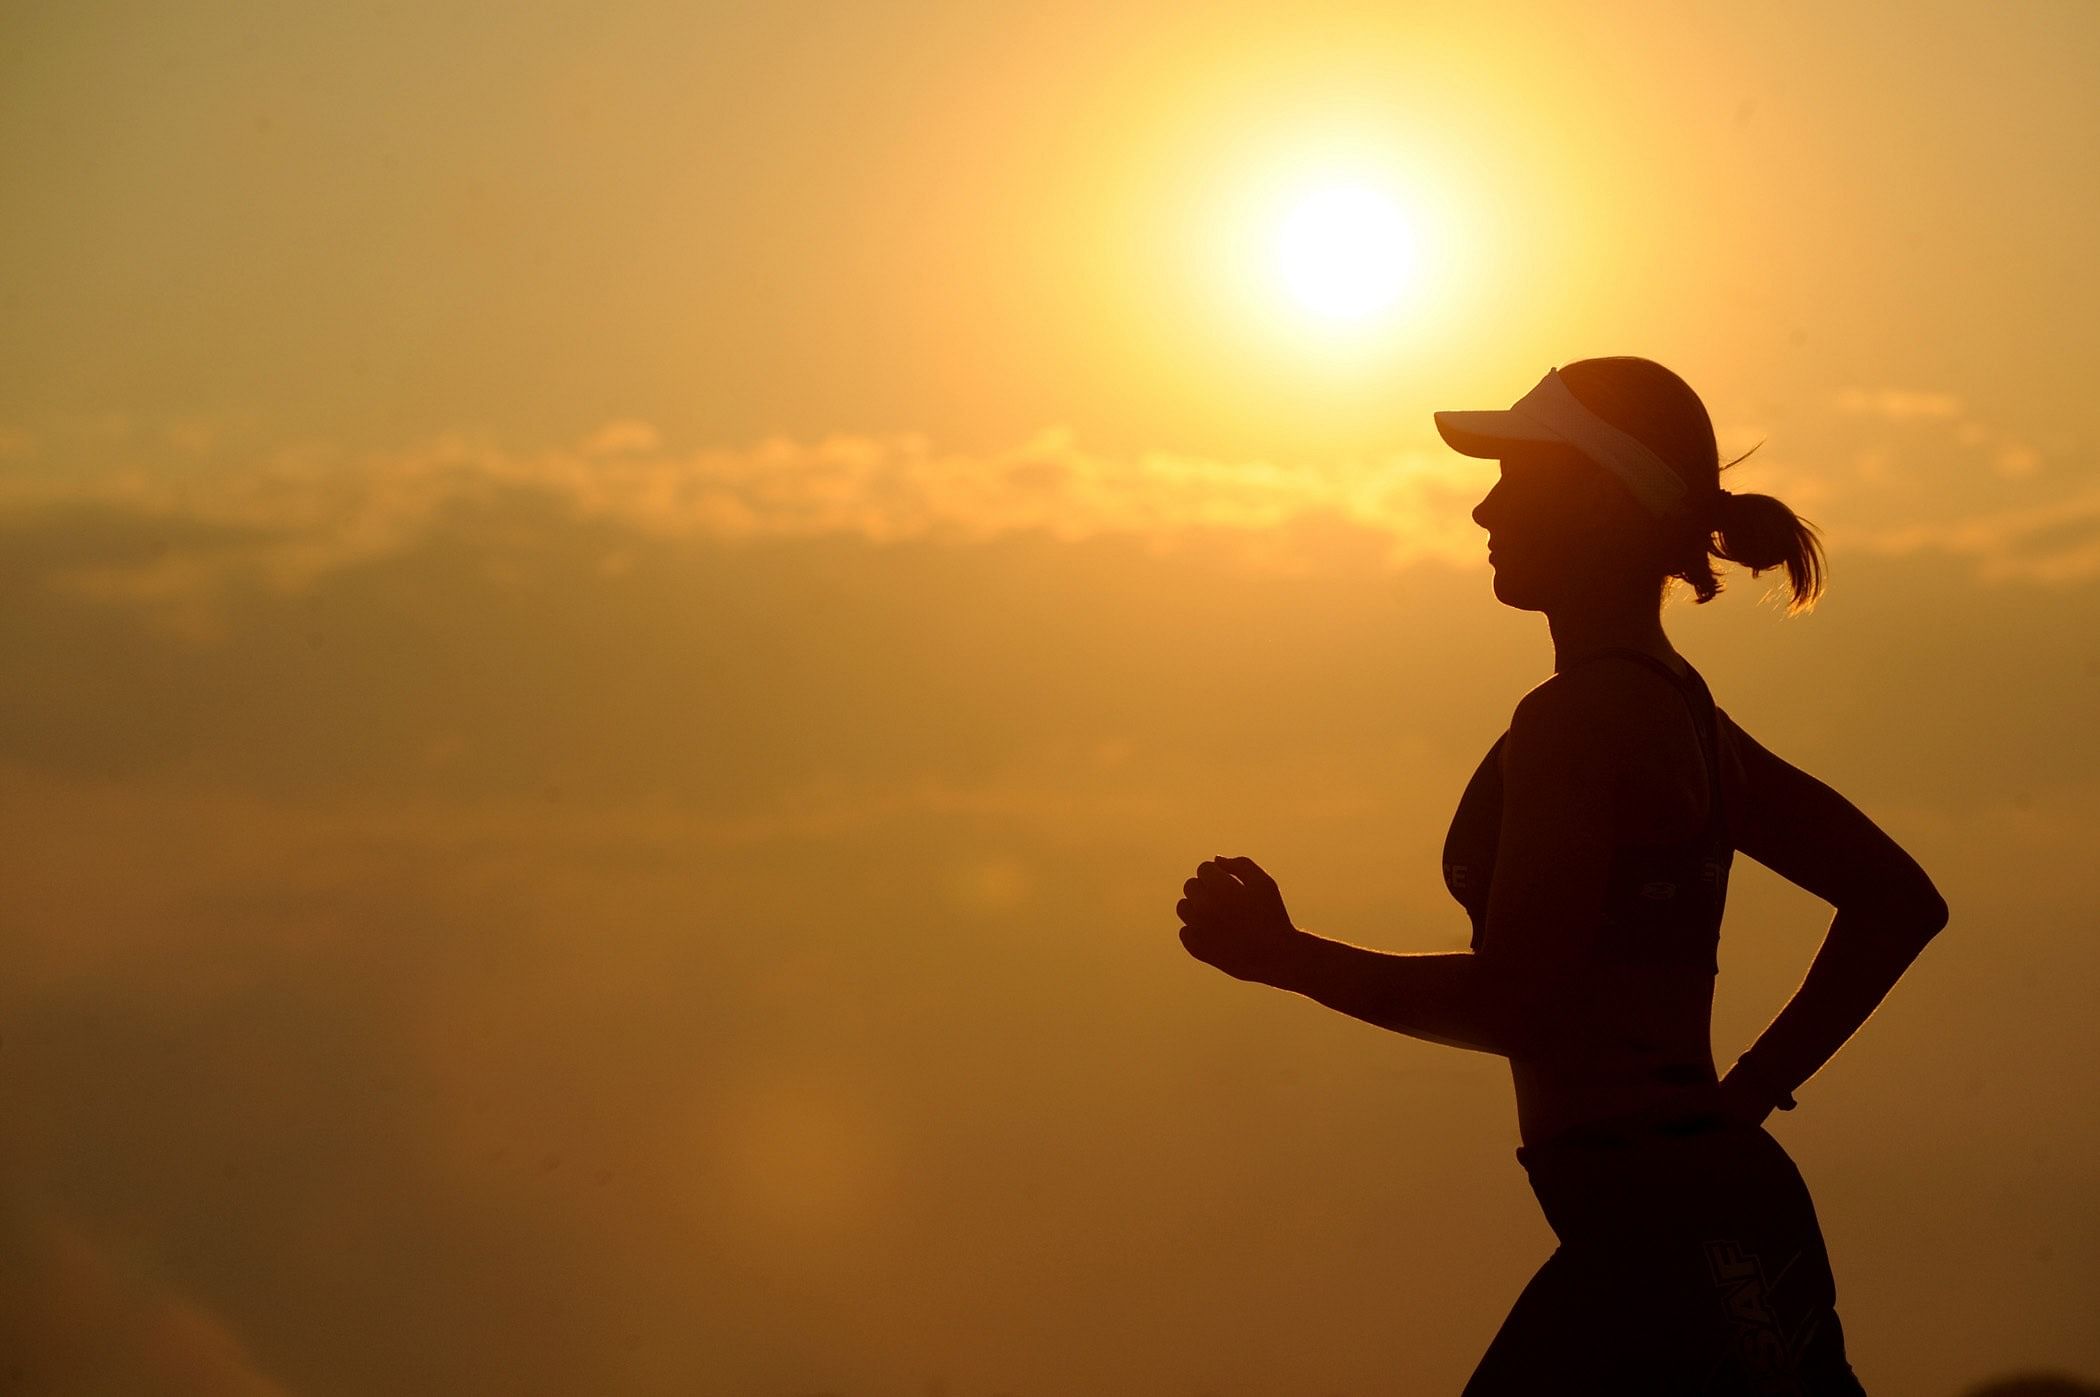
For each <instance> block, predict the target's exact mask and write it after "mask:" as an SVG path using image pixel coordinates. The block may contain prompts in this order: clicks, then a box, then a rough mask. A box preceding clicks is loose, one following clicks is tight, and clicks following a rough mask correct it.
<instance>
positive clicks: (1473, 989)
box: [1258, 931, 1525, 1057]
mask: <svg viewBox="0 0 2100 1397" xmlns="http://www.w3.org/2000/svg"><path fill="white" fill-rule="evenodd" d="M1297 936H1298V939H1297V940H1295V941H1293V942H1292V943H1291V945H1290V946H1289V948H1288V949H1287V950H1286V951H1285V952H1284V953H1283V954H1281V955H1279V956H1278V957H1277V959H1276V960H1275V962H1274V963H1273V965H1271V966H1269V967H1267V968H1265V969H1264V970H1262V971H1261V973H1260V974H1259V976H1258V978H1259V980H1260V981H1261V983H1263V984H1266V985H1273V986H1275V987H1276V988H1277V989H1280V990H1289V991H1291V992H1292V993H1294V994H1302V995H1304V996H1305V997H1306V998H1307V999H1310V1000H1313V1001H1315V1002H1316V1003H1319V1004H1324V1005H1326V1006H1327V1007H1328V1008H1330V1009H1333V1010H1336V1011H1337V1012H1339V1013H1343V1014H1347V1015H1349V1016H1350V1017H1352V1018H1358V1019H1362V1020H1363V1021H1364V1022H1365V1023H1368V1024H1376V1025H1377V1026H1378V1027H1380V1028H1385V1029H1391V1030H1392V1031H1393V1032H1395V1033H1404V1034H1406V1035H1407V1036H1408V1037H1410V1038H1420V1039H1423V1040H1425V1041H1427V1042H1431V1043H1440V1044H1442V1045H1444V1046H1445V1047H1449V1048H1468V1049H1471V1050H1473V1051H1475V1052H1482V1053H1495V1054H1498V1055H1499V1056H1502V1057H1508V1056H1510V1055H1511V1053H1512V1052H1513V1051H1521V1050H1522V1049H1523V1048H1524V1046H1525V1043H1524V1035H1523V1033H1522V1029H1521V1018H1520V1017H1519V1016H1517V1015H1515V1014H1513V1013H1512V1012H1511V1010H1512V1007H1513V999H1514V996H1513V995H1511V994H1510V993H1509V989H1510V987H1509V986H1508V985H1507V984H1504V983H1500V982H1498V981H1496V980H1495V979H1494V978H1492V977H1491V976H1490V974H1489V973H1488V967H1487V966H1486V965H1485V964H1484V963H1483V962H1482V961H1481V960H1480V958H1479V957H1477V956H1475V955H1474V954H1473V953H1472V952H1471V951H1413V952H1407V951H1374V950H1372V949H1370V948H1369V947H1367V946H1352V945H1350V944H1349V943H1348V942H1346V941H1330V940H1329V939H1327V938H1326V937H1324V936H1317V935H1314V934H1313V933H1312V932H1309V931H1300V932H1298V933H1297Z"/></svg>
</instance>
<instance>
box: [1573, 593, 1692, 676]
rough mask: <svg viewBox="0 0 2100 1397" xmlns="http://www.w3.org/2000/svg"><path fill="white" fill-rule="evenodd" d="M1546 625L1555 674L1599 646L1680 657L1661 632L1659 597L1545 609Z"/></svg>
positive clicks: (1672, 660) (1664, 657)
mask: <svg viewBox="0 0 2100 1397" xmlns="http://www.w3.org/2000/svg"><path fill="white" fill-rule="evenodd" d="M1546 629H1547V630H1548V631H1549V632H1551V634H1552V636H1553V672H1554V673H1555V674H1558V673H1560V672H1561V670H1563V669H1565V668H1567V667H1568V666H1569V665H1571V664H1573V663H1574V662H1575V661H1577V660H1580V659H1585V658H1587V657H1588V656H1590V655H1592V654H1594V653H1596V652H1597V651H1599V650H1613V649H1619V648H1624V649H1628V650H1641V651H1645V652H1646V653H1648V654H1650V655H1653V656H1655V657H1656V658H1657V659H1659V660H1666V661H1669V662H1670V663H1671V664H1672V665H1673V666H1674V665H1675V664H1676V663H1677V661H1678V658H1679V657H1678V654H1677V652H1676V651H1675V650H1674V649H1672V648H1671V647H1670V638H1669V637H1668V636H1666V635H1664V634H1663V628H1662V614H1661V604H1660V599H1658V600H1657V601H1656V602H1655V603H1653V604H1650V603H1646V602H1641V603H1635V604H1628V603H1627V602H1626V601H1624V600H1620V601H1617V602H1615V603H1613V604H1611V605H1605V606H1568V607H1556V608H1553V609H1552V610H1549V611H1548V612H1547V613H1546Z"/></svg>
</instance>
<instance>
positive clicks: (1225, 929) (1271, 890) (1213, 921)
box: [1174, 858, 1304, 984]
mask: <svg viewBox="0 0 2100 1397" xmlns="http://www.w3.org/2000/svg"><path fill="white" fill-rule="evenodd" d="M1181 892H1182V898H1181V901H1179V902H1177V903H1175V904H1174V912H1175V914H1176V915H1177V916H1179V917H1180V918H1181V922H1182V927H1181V944H1182V945H1183V946H1186V947H1187V948H1188V953H1189V954H1190V955H1192V956H1194V957H1195V958H1196V959H1197V960H1200V961H1202V962H1204V963H1205V964H1206V965H1215V966H1216V967H1217V968H1218V969H1220V970H1222V971H1224V972H1225V973H1226V974H1227V975H1230V976H1232V977H1233V978H1234V979H1236V980H1258V981H1261V982H1262V983H1264V984H1274V983H1275V980H1274V979H1273V978H1271V977H1272V976H1273V975H1274V973H1275V972H1276V970H1277V969H1278V968H1279V967H1280V966H1281V965H1282V964H1283V962H1284V961H1285V959H1286V958H1287V957H1288V956H1289V954H1290V952H1291V950H1292V948H1293V947H1294V946H1296V945H1297V943H1298V941H1299V938H1301V937H1302V936H1304V933H1303V932H1301V931H1299V930H1298V929H1297V928H1296V927H1295V926H1293V925H1291V914H1290V913H1289V912H1287V911H1285V910H1284V907H1283V894H1282V893H1281V892H1279V891H1278V890H1277V887H1276V880H1275V879H1274V878H1271V877H1270V876H1269V875H1268V874H1267V873H1265V872H1263V871H1262V868H1261V865H1260V864H1257V863H1256V862H1255V861H1254V860H1253V859H1248V858H1230V859H1227V858H1216V859H1210V860H1208V861H1206V862H1204V863H1201V864H1198V865H1197V866H1196V876H1195V877H1193V878H1191V879H1189V880H1188V881H1187V882H1186V883H1183V884H1182V885H1181Z"/></svg>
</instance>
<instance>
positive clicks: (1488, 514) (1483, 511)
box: [1473, 483, 1502, 532]
mask: <svg viewBox="0 0 2100 1397" xmlns="http://www.w3.org/2000/svg"><path fill="white" fill-rule="evenodd" d="M1501 488H1502V486H1501V485H1500V484H1499V483H1498V484H1497V485H1495V486H1494V487H1493V488H1492V489H1490V490H1489V491H1488V492H1487V494H1485V495H1483V496H1482V497H1481V500H1480V503H1479V504H1476V505H1474V506H1473V522H1474V523H1476V524H1478V525H1479V526H1480V527H1481V528H1483V529H1487V530H1488V531H1489V532H1493V530H1494V524H1493V523H1492V520H1493V518H1494V515H1495V512H1496V510H1495V505H1496V500H1495V493H1496V491H1498V490H1500V489H1501Z"/></svg>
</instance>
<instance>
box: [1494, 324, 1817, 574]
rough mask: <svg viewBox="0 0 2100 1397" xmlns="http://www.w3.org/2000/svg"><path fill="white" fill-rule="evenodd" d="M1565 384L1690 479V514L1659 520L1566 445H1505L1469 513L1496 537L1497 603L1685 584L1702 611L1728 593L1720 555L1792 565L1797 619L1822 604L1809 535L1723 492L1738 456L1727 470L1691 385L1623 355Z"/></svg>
mask: <svg viewBox="0 0 2100 1397" xmlns="http://www.w3.org/2000/svg"><path fill="white" fill-rule="evenodd" d="M1558 373H1559V377H1560V379H1561V381H1562V382H1563V383H1564V384H1565V385H1566V387H1567V390H1568V392H1570V393H1572V394H1573V395H1574V396H1575V398H1576V399H1577V400H1578V401H1579V402H1580V403H1581V404H1582V406H1583V407H1584V408H1587V409H1588V410H1589V411H1590V412H1591V413H1592V414H1594V415H1595V416H1596V417H1598V418H1601V419H1602V420H1604V421H1605V422H1607V423H1609V424H1611V425H1612V426H1613V427H1616V428H1618V429H1619V430H1620V431H1622V432H1625V433H1626V434H1628V435H1629V436H1632V437H1634V438H1636V439H1637V440H1638V441H1640V442H1641V443H1642V444H1643V445H1645V446H1646V447H1647V448H1648V449H1649V450H1650V451H1652V452H1654V453H1655V454H1656V456H1658V457H1659V458H1661V460H1662V461H1663V463H1664V464H1665V465H1666V466H1668V467H1669V469H1670V470H1671V471H1672V472H1673V473H1674V474H1675V475H1676V476H1677V477H1678V478H1679V479H1680V480H1681V481H1683V483H1684V486H1685V503H1684V505H1683V506H1682V507H1681V508H1680V509H1678V510H1676V511H1674V512H1672V513H1671V514H1669V515H1667V516H1664V517H1658V516H1657V515H1655V514H1653V513H1651V512H1650V511H1649V510H1648V509H1646V508H1644V507H1643V506H1642V505H1641V504H1640V503H1639V502H1638V501H1636V499H1635V498H1634V496H1633V494H1632V492H1631V491H1630V490H1629V489H1628V488H1627V486H1626V485H1625V484H1623V483H1622V482H1621V481H1620V480H1619V478H1618V477H1617V476H1615V475H1613V474H1612V473H1611V472H1609V471H1607V470H1606V469H1605V468H1604V467H1602V466H1600V465H1598V464H1596V463H1595V462H1593V461H1591V460H1590V459H1589V458H1587V457H1585V456H1584V455H1582V454H1581V453H1580V452H1579V451H1577V450H1576V449H1575V448H1574V447H1572V446H1565V445H1562V444H1560V443H1557V442H1511V443H1508V444H1507V445H1506V446H1503V447H1500V448H1497V450H1498V451H1499V452H1500V453H1502V454H1501V455H1500V460H1501V462H1502V478H1501V480H1500V481H1498V482H1497V484H1496V485H1495V487H1494V489H1492V490H1490V491H1489V492H1488V496H1487V498H1486V499H1484V500H1482V501H1481V502H1480V505H1479V506H1478V507H1477V508H1476V509H1475V510H1474V511H1473V518H1474V521H1475V522H1476V523H1478V524H1479V525H1480V526H1481V527H1482V528H1484V529H1486V530H1487V531H1488V537H1489V543H1490V547H1491V549H1492V550H1493V556H1494V559H1495V564H1496V571H1495V594H1496V596H1498V597H1499V598H1501V599H1502V600H1503V601H1504V602H1506V603H1507V604H1509V605H1511V606H1517V607H1521V608H1523V609H1526V610H1545V609H1547V608H1549V607H1550V606H1552V605H1553V604H1554V603H1555V602H1556V601H1557V600H1559V599H1560V598H1562V597H1565V596H1568V595H1571V594H1574V595H1581V594H1587V593H1591V592H1594V591H1595V590H1597V589H1599V588H1603V589H1609V590H1613V591H1624V592H1627V593H1629V594H1647V595H1652V594H1653V592H1654V590H1655V589H1656V588H1659V587H1660V586H1661V585H1662V584H1663V583H1665V582H1666V581H1667V580H1668V579H1670V578H1677V579H1679V580H1681V581H1683V582H1684V583H1685V584H1686V585H1688V586H1689V587H1691V589H1692V591H1693V593H1694V595H1695V596H1696V598H1697V600H1698V601H1700V602H1702V603H1704V602H1708V601H1711V600H1713V598H1714V597H1715V596H1716V595H1717V594H1718V593H1719V592H1720V591H1721V583H1720V579H1719V578H1718V577H1717V576H1716V575H1715V573H1714V568H1713V563H1712V559H1713V558H1721V559H1723V560H1725V561H1728V562H1734V563H1740V564H1742V565H1743V566H1745V567H1747V568H1749V569H1750V575H1751V576H1753V577H1756V576H1759V575H1761V574H1762V573H1764V572H1765V571H1766V570H1768V569H1771V568H1775V567H1784V568H1785V569H1786V571H1787V579H1788V582H1789V584H1790V592H1791V600H1790V603H1789V605H1788V607H1787V610H1788V613H1789V614H1792V613H1794V612H1798V611H1805V610H1808V609H1809V608H1810V607H1812V606H1813V605H1814V604H1815V601H1816V598H1817V597H1818V596H1819V595H1821V593H1822V591H1823V585H1824V561H1823V553H1822V548H1821V546H1820V544H1819V543H1818V542H1817V538H1816V534H1815V530H1814V527H1813V526H1812V525H1810V524H1809V523H1808V522H1807V521H1806V520H1804V519H1802V518H1800V517H1799V516H1797V515H1796V514H1795V513H1794V511H1793V510H1791V509H1789V508H1787V506H1786V505H1785V504H1783V503H1781V502H1780V501H1778V500H1776V499H1774V498H1772V497H1771V496H1770V495H1755V494H1733V493H1727V492H1724V491H1723V490H1722V489H1721V486H1720V475H1721V473H1722V472H1723V471H1724V470H1726V469H1728V468H1730V467H1732V466H1734V465H1735V464H1736V463H1737V461H1740V460H1742V459H1743V458H1742V457H1738V458H1736V461H1730V462H1727V463H1725V464H1724V463H1723V462H1722V461H1721V460H1720V452H1719V449H1718V447H1717V446H1716V444H1715V440H1714V429H1713V422H1712V420H1711V419H1710V418H1709V417H1708V416H1707V413H1706V407H1705V405H1704V404H1703V403H1701V402H1700V401H1699V396H1698V394H1696V393H1694V392H1693V391H1692V390H1691V387H1690V386H1689V385H1688V384H1686V383H1685V381H1684V380H1683V379H1681V378H1679V377H1678V376H1677V375H1676V374H1674V373H1672V372H1670V371H1669V370H1668V369H1666V368H1664V367H1663V366H1662V365H1660V364H1658V363H1655V362H1654V361H1652V360H1648V359H1637V358H1633V357H1630V356H1623V355H1622V356H1614V357H1611V358H1602V359H1581V360H1577V361H1576V362H1574V363H1572V364H1567V365H1564V366H1562V367H1561V368H1560V369H1559V370H1558ZM1571 589H1572V591H1571Z"/></svg>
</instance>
